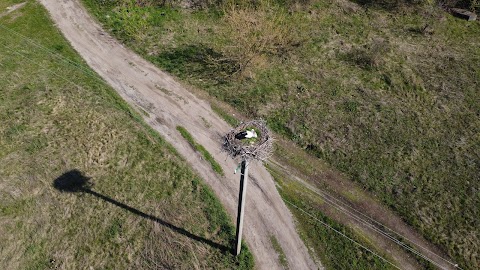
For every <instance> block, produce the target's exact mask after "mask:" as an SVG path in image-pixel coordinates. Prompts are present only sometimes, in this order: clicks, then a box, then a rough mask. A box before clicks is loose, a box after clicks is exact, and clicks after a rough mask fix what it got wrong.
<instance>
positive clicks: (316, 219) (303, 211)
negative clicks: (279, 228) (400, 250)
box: [283, 198, 401, 270]
mask: <svg viewBox="0 0 480 270" xmlns="http://www.w3.org/2000/svg"><path fill="white" fill-rule="evenodd" d="M283 201H285V202H286V203H288V204H289V205H291V206H292V207H294V208H296V209H298V210H299V211H300V212H302V213H304V214H305V215H307V216H309V217H310V218H311V219H313V220H315V221H317V222H318V223H320V224H322V225H324V226H325V227H327V228H329V229H331V230H333V231H334V232H336V233H338V234H339V235H341V236H343V237H344V238H346V239H348V240H350V241H351V242H353V243H354V244H356V245H357V246H359V247H361V248H363V249H365V250H366V251H368V252H370V253H372V254H373V255H374V256H376V257H377V258H379V259H381V260H382V261H384V262H386V263H388V264H390V265H391V266H393V267H395V268H396V269H400V270H401V268H400V267H398V266H396V265H395V264H393V263H392V262H390V261H389V260H387V259H385V258H383V257H382V256H380V255H378V254H377V253H376V252H374V251H372V250H371V249H369V248H368V247H366V246H364V245H362V244H360V243H359V242H357V241H355V240H354V239H352V238H350V237H348V236H347V235H346V234H344V233H342V232H341V231H339V230H337V229H335V228H333V227H332V226H331V225H330V224H328V223H326V222H324V221H322V220H320V219H318V218H317V217H315V216H314V215H312V214H310V213H308V212H307V211H305V210H303V209H302V208H300V207H298V206H296V205H295V204H293V203H291V202H290V201H288V200H286V199H285V198H283Z"/></svg>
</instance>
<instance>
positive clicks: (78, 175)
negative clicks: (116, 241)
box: [53, 169, 230, 253]
mask: <svg viewBox="0 0 480 270" xmlns="http://www.w3.org/2000/svg"><path fill="white" fill-rule="evenodd" d="M90 179H91V178H90V177H86V176H85V175H83V173H82V172H81V171H79V170H76V169H74V170H70V171H68V172H66V173H64V174H62V175H61V176H60V177H58V178H57V179H55V180H54V181H53V187H54V188H55V189H57V190H58V191H60V192H66V193H80V192H83V193H87V194H90V195H93V196H95V197H97V198H99V199H102V200H104V201H106V202H108V203H111V204H113V205H115V206H118V207H120V208H123V209H125V210H127V211H129V212H130V213H133V214H135V215H137V216H140V217H142V218H145V219H148V220H151V221H154V222H156V223H158V224H160V225H162V226H164V227H166V228H169V229H171V230H172V231H174V232H177V233H179V234H182V235H184V236H186V237H188V238H190V239H193V240H195V241H198V242H200V243H204V244H207V245H209V246H211V247H213V248H216V249H218V250H220V251H221V252H222V253H226V252H227V251H230V249H229V248H228V247H226V246H224V245H221V244H218V243H215V242H213V241H211V240H209V239H206V238H203V237H201V236H198V235H195V234H192V233H191V232H189V231H187V230H185V229H183V228H180V227H177V226H175V225H173V224H171V223H169V222H167V221H165V220H162V219H160V218H158V217H155V216H152V215H149V214H146V213H144V212H142V211H140V210H138V209H135V208H133V207H131V206H128V205H126V204H124V203H121V202H118V201H116V200H114V199H112V198H110V197H108V196H105V195H103V194H100V193H98V192H95V191H93V190H92V187H93V184H92V183H91V182H90Z"/></svg>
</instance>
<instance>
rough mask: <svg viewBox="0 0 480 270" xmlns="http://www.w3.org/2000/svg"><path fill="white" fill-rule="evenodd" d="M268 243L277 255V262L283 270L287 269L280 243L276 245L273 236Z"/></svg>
mask: <svg viewBox="0 0 480 270" xmlns="http://www.w3.org/2000/svg"><path fill="white" fill-rule="evenodd" d="M270 242H271V243H272V246H273V248H274V249H275V251H276V252H277V254H278V260H279V261H280V265H281V266H283V269H288V261H287V257H286V256H285V252H284V251H283V249H282V246H280V243H278V240H277V238H276V237H275V236H274V235H271V236H270Z"/></svg>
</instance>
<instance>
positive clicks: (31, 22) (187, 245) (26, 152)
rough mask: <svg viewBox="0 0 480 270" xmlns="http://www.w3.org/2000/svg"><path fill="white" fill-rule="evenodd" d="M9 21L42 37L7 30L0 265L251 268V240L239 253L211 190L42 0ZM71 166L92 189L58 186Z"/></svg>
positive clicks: (0, 129) (0, 106) (1, 98)
mask: <svg viewBox="0 0 480 270" xmlns="http://www.w3.org/2000/svg"><path fill="white" fill-rule="evenodd" d="M18 2H20V1H9V0H7V1H3V2H1V3H0V8H2V10H3V9H4V8H5V7H7V6H10V5H12V4H14V3H18ZM0 24H1V26H6V27H8V28H9V29H13V30H14V31H16V32H18V33H20V34H22V35H24V36H27V37H28V38H29V39H32V40H34V41H35V42H36V43H37V44H39V45H41V46H42V47H39V46H36V45H34V44H32V43H31V42H29V41H27V40H25V39H23V38H22V37H20V36H18V35H15V34H12V33H11V32H9V31H8V30H5V29H3V28H1V27H0V48H1V49H0V70H1V72H0V88H1V91H0V123H1V125H0V186H1V187H2V188H1V189H0V223H1V224H2V225H1V226H0V257H1V258H2V260H0V268H2V269H47V268H48V269H49V268H52V269H53V268H70V269H84V268H95V269H129V268H135V269H153V268H158V267H160V268H170V269H173V268H174V269H187V268H188V269H190V268H210V269H213V268H215V269H217V268H219V269H230V268H232V267H233V268H239V269H251V268H253V266H254V262H253V256H252V254H251V253H250V252H249V250H248V248H247V247H246V246H245V247H244V248H243V250H242V255H241V256H240V257H238V258H237V257H235V256H233V255H232V254H231V251H230V250H229V247H231V246H232V245H233V242H234V233H235V232H234V227H233V226H232V223H231V219H230V218H229V216H228V215H227V213H226V212H225V210H224V209H223V208H222V206H221V204H220V202H219V201H218V199H217V198H216V197H215V196H214V194H213V192H212V191H211V190H210V189H209V188H208V187H207V186H206V185H205V184H203V182H202V180H201V179H200V178H199V177H198V176H197V175H196V174H195V173H193V172H192V170H191V169H190V168H189V167H187V166H186V165H185V161H184V160H183V159H182V158H180V157H179V156H178V154H177V153H176V151H175V150H174V149H173V147H172V146H170V145H168V144H167V143H166V142H165V141H164V140H163V139H162V138H161V137H160V136H159V135H158V134H157V133H156V132H155V131H153V130H152V129H151V128H149V127H148V126H147V125H146V124H145V123H144V122H143V120H142V118H141V116H140V115H139V114H137V113H136V112H134V111H133V110H132V109H131V108H130V107H129V106H128V105H127V104H126V103H125V102H124V101H123V100H122V99H121V98H120V97H119V96H118V95H117V94H116V92H115V91H114V90H113V89H111V88H110V87H108V86H107V85H106V84H105V83H104V82H103V81H102V80H100V79H98V77H97V76H96V75H95V74H94V73H93V71H91V70H90V69H88V67H87V66H86V64H85V63H84V62H83V61H82V60H81V58H80V57H79V56H78V55H77V54H76V53H75V51H74V50H73V49H72V48H71V46H70V45H69V44H68V43H67V42H66V41H65V39H64V38H63V37H62V35H61V34H60V33H59V32H58V30H56V28H54V26H53V23H52V22H51V21H50V20H49V19H48V14H47V12H46V11H45V10H44V9H43V8H42V6H41V5H40V4H39V3H38V2H36V1H28V2H27V5H26V6H25V7H23V8H22V9H19V10H17V11H15V12H13V13H11V14H10V15H8V16H5V17H2V18H0ZM52 53H53V54H52ZM63 57H65V58H66V59H69V60H71V61H73V62H74V63H75V64H69V63H67V62H66V61H63V60H62V58H63ZM72 170H77V171H79V172H81V173H82V174H83V175H84V176H86V177H89V178H90V182H91V183H92V184H93V185H92V187H91V188H90V192H77V193H69V192H60V191H59V190H58V189H56V188H55V187H54V186H53V184H54V181H55V180H56V179H58V177H60V176H61V175H63V174H64V173H66V172H71V171H72ZM94 194H97V195H94ZM140 213H143V215H144V216H146V217H150V218H145V217H144V216H142V215H141V214H140ZM152 219H157V222H155V221H154V220H152ZM168 224H170V225H168Z"/></svg>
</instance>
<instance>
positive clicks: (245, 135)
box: [235, 128, 258, 140]
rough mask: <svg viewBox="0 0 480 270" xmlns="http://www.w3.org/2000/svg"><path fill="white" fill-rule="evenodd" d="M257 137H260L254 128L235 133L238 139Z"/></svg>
mask: <svg viewBox="0 0 480 270" xmlns="http://www.w3.org/2000/svg"><path fill="white" fill-rule="evenodd" d="M257 137H258V136H257V132H256V131H255V129H253V128H252V129H251V130H245V131H242V132H239V133H237V134H235V138H236V139H238V140H243V139H250V138H257Z"/></svg>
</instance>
